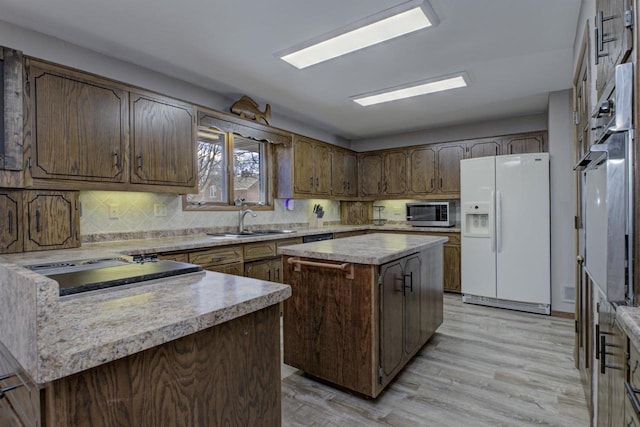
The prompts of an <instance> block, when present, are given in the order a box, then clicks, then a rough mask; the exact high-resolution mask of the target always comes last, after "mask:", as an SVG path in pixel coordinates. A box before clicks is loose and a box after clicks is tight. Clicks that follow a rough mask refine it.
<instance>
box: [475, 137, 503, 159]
mask: <svg viewBox="0 0 640 427" xmlns="http://www.w3.org/2000/svg"><path fill="white" fill-rule="evenodd" d="M500 154H502V144H501V142H500V139H499V138H496V139H479V140H473V141H469V142H468V143H467V155H468V157H470V158H476V157H488V156H498V155H500Z"/></svg>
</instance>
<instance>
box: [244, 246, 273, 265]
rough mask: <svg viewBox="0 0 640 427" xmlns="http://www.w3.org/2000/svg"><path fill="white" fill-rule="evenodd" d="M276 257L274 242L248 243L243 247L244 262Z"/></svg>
mask: <svg viewBox="0 0 640 427" xmlns="http://www.w3.org/2000/svg"><path fill="white" fill-rule="evenodd" d="M276 255H277V252H276V242H259V243H248V244H246V245H244V259H245V261H250V260H253V259H261V258H271V257H275V256H276Z"/></svg>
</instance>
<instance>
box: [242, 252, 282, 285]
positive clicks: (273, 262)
mask: <svg viewBox="0 0 640 427" xmlns="http://www.w3.org/2000/svg"><path fill="white" fill-rule="evenodd" d="M244 275H245V276H247V277H252V278H254V279H261V280H268V281H270V282H280V283H281V282H282V257H277V258H270V259H261V260H258V261H251V262H245V263H244Z"/></svg>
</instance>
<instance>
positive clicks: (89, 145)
mask: <svg viewBox="0 0 640 427" xmlns="http://www.w3.org/2000/svg"><path fill="white" fill-rule="evenodd" d="M28 76H29V77H28V80H27V85H29V86H30V90H31V93H30V96H29V98H28V100H29V112H30V123H31V174H32V176H33V177H34V178H57V179H65V180H83V181H104V182H125V180H126V178H127V174H126V172H125V171H126V167H125V159H126V155H125V153H126V149H127V144H128V142H127V137H128V120H129V118H128V111H129V94H128V92H127V91H126V90H123V89H121V88H119V87H117V86H115V85H113V84H110V83H109V82H108V81H106V80H102V79H99V78H97V77H90V78H89V77H88V76H84V75H82V74H81V73H76V72H73V71H71V70H68V69H65V68H61V67H57V66H54V65H50V64H46V63H38V62H36V61H31V65H30V72H29V73H28Z"/></svg>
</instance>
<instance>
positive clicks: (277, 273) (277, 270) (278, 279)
mask: <svg viewBox="0 0 640 427" xmlns="http://www.w3.org/2000/svg"><path fill="white" fill-rule="evenodd" d="M279 281H280V267H276V282H279Z"/></svg>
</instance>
